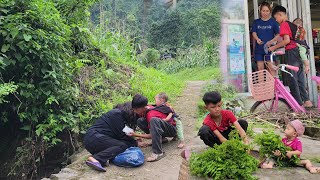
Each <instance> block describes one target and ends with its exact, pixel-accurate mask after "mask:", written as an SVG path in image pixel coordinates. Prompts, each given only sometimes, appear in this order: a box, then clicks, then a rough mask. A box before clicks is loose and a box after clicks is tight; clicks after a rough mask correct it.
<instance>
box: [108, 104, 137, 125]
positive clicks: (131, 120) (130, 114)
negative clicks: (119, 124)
mask: <svg viewBox="0 0 320 180" xmlns="http://www.w3.org/2000/svg"><path fill="white" fill-rule="evenodd" d="M113 109H120V110H121V111H122V112H123V113H124V115H125V119H126V122H125V124H126V125H127V126H129V127H131V128H132V129H136V127H137V119H138V115H137V114H136V113H134V111H133V109H132V106H131V102H126V103H123V104H117V105H116V106H114V108H113Z"/></svg>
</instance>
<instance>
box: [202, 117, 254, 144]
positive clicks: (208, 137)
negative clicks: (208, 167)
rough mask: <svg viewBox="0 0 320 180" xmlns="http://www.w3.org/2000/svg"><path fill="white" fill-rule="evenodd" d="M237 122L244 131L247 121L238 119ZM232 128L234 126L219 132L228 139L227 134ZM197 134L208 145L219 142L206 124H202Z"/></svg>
mask: <svg viewBox="0 0 320 180" xmlns="http://www.w3.org/2000/svg"><path fill="white" fill-rule="evenodd" d="M238 123H239V124H240V126H241V127H242V129H243V130H244V131H247V128H248V122H247V121H246V120H243V119H240V120H238ZM232 130H234V128H233V127H231V126H229V127H228V129H226V130H224V131H223V132H220V133H221V134H222V136H223V137H225V138H226V139H229V134H230V132H231V131H232ZM198 136H200V139H202V140H203V142H204V143H205V144H206V145H208V146H210V147H213V145H214V144H218V145H220V144H221V142H220V140H219V138H218V137H217V136H216V135H215V134H214V133H213V131H212V130H211V129H210V127H209V126H207V125H203V126H202V127H201V128H200V130H199V132H198Z"/></svg>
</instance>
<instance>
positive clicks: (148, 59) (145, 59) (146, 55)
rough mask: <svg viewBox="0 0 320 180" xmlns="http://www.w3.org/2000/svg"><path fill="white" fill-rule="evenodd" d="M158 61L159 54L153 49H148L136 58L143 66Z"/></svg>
mask: <svg viewBox="0 0 320 180" xmlns="http://www.w3.org/2000/svg"><path fill="white" fill-rule="evenodd" d="M159 59H160V52H159V51H158V50H156V49H153V48H148V49H146V50H144V51H143V52H142V54H140V55H139V56H138V61H139V62H140V63H141V64H144V65H150V64H154V63H155V62H156V61H158V60H159Z"/></svg>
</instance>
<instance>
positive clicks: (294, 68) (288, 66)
mask: <svg viewBox="0 0 320 180" xmlns="http://www.w3.org/2000/svg"><path fill="white" fill-rule="evenodd" d="M285 67H286V68H288V69H291V70H292V71H295V72H298V71H299V67H297V66H291V65H285Z"/></svg>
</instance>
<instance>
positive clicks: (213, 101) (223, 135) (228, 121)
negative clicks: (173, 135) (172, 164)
mask: <svg viewBox="0 0 320 180" xmlns="http://www.w3.org/2000/svg"><path fill="white" fill-rule="evenodd" d="M202 100H203V101H204V103H205V108H206V109H207V110H208V111H209V114H208V115H207V116H206V117H205V119H204V121H203V126H202V127H201V128H200V130H199V132H198V135H199V136H200V139H202V140H203V142H204V143H205V144H206V145H208V146H210V147H213V146H214V144H218V145H219V144H221V143H223V142H225V141H227V140H228V138H229V137H228V136H229V133H230V132H231V131H232V130H233V129H234V128H233V127H231V125H232V124H233V125H234V126H235V128H236V129H237V130H238V132H239V134H240V136H241V138H242V139H243V141H244V143H245V144H248V143H249V142H248V139H247V136H246V131H247V127H248V123H247V121H245V120H237V118H236V117H235V116H234V115H233V113H232V112H231V111H228V110H223V109H222V101H221V95H220V94H219V93H218V92H214V91H213V92H207V93H205V94H204V96H203V98H202Z"/></svg>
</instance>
